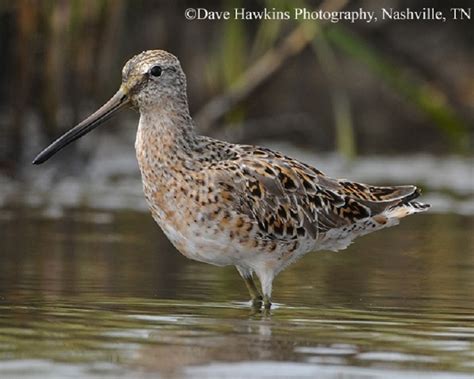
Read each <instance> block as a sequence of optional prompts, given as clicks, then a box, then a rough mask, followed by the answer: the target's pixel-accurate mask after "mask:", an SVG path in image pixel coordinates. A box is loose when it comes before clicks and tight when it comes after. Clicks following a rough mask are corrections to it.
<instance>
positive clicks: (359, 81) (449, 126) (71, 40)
mask: <svg viewBox="0 0 474 379" xmlns="http://www.w3.org/2000/svg"><path fill="white" fill-rule="evenodd" d="M404 4H405V3H404V2H403V1H402V0H398V1H395V2H394V4H393V6H397V5H398V6H400V7H402V6H404ZM422 5H423V2H422V1H416V2H414V3H412V7H413V8H416V7H417V6H422ZM200 6H204V7H207V8H208V9H212V10H222V9H232V8H240V7H245V8H248V9H251V10H259V9H262V8H264V7H266V8H269V9H273V8H274V9H277V10H283V11H284V10H291V9H292V8H294V7H295V6H301V7H303V6H304V7H307V8H312V9H317V7H319V6H323V7H327V8H328V9H336V10H337V9H358V7H363V8H366V9H370V8H371V7H373V4H372V3H370V2H368V1H363V0H361V1H357V2H355V3H349V2H346V1H331V0H328V1H325V2H323V3H322V4H321V3H319V2H314V1H302V0H300V1H297V2H294V1H289V0H261V1H247V0H232V1H221V2H216V3H209V4H205V5H203V4H202V3H198V2H197V1H191V0H189V1H180V2H167V1H147V0H140V1H131V0H100V1H97V0H65V1H55V0H49V1H34V0H18V1H4V2H1V3H0V21H1V22H0V54H1V56H2V58H3V59H2V60H1V62H0V112H1V115H2V117H1V118H0V136H1V137H2V138H0V141H2V142H0V168H2V167H3V168H5V167H15V166H17V165H18V162H21V159H22V157H25V155H26V156H28V154H31V153H30V151H28V146H29V143H28V136H29V134H28V133H29V132H28V131H29V130H30V129H31V128H33V129H35V130H37V131H38V132H39V134H38V135H39V136H40V137H41V136H42V137H41V138H43V139H44V140H45V141H49V140H51V139H53V138H54V137H56V136H57V135H58V134H59V133H60V132H61V131H63V130H64V129H67V128H69V127H70V126H71V125H73V124H74V123H75V122H77V121H79V119H80V118H82V117H83V116H84V115H85V114H86V113H87V112H89V111H91V110H93V108H94V107H95V106H97V105H99V104H100V103H101V102H102V101H104V99H106V98H107V96H109V95H110V94H111V93H113V91H114V90H115V88H116V87H117V86H118V81H119V78H120V69H121V66H122V64H123V63H124V61H125V60H126V59H128V58H129V57H130V56H131V55H133V54H135V53H137V52H140V51H142V50H144V49H148V48H164V49H168V50H170V51H172V52H174V53H175V54H176V55H178V56H179V57H180V59H181V61H182V64H183V67H184V69H185V71H186V72H187V74H188V79H189V82H190V83H189V86H188V87H189V92H190V100H191V106H192V108H193V109H192V110H193V113H195V114H196V113H199V112H198V111H199V110H200V109H203V108H205V106H206V104H209V103H211V102H212V101H213V100H215V99H219V97H221V96H225V94H226V93H232V91H233V90H235V89H236V88H237V89H238V96H236V97H234V98H233V101H232V102H230V103H229V104H227V105H226V107H225V108H224V109H220V110H219V111H220V113H219V114H218V115H217V116H215V117H214V118H213V117H210V118H209V119H210V120H211V122H210V125H209V127H205V128H203V129H205V130H206V132H207V133H208V134H214V133H215V130H217V129H218V128H217V125H229V126H232V127H234V128H238V129H239V130H240V135H241V139H242V141H241V142H257V141H248V140H246V139H245V136H246V130H247V129H246V128H247V127H248V126H247V121H248V120H257V121H258V120H259V119H263V120H265V119H272V120H274V121H272V123H273V124H274V125H275V128H274V130H261V131H259V133H260V139H266V138H267V139H268V138H280V139H281V138H283V139H289V140H290V141H292V142H294V143H298V144H301V145H304V146H311V147H313V148H314V149H317V150H333V149H336V150H337V151H338V152H339V153H340V154H341V155H343V156H345V157H346V158H349V159H351V158H353V157H354V156H355V155H356V152H359V153H384V152H387V151H388V152H404V151H406V150H412V151H413V150H415V151H416V150H417V149H420V150H421V151H428V152H430V151H431V152H436V153H437V152H443V153H449V152H450V153H452V152H456V153H466V152H471V151H470V147H471V145H472V143H471V141H472V134H473V127H472V122H473V119H474V111H473V109H474V107H473V104H474V96H473V95H472V94H473V93H474V83H473V79H472V75H470V76H469V75H468V74H469V72H471V73H472V63H470V62H472V58H473V49H472V39H470V38H469V35H468V33H466V30H467V28H468V27H469V24H466V23H461V22H460V23H447V24H446V25H441V26H436V25H434V24H430V23H418V24H416V25H415V24H414V23H405V24H403V25H402V24H401V23H394V22H392V23H390V22H385V23H379V24H377V25H367V24H365V23H363V22H361V23H355V24H341V23H339V24H322V23H318V22H316V21H308V22H304V23H301V22H299V21H296V20H271V21H265V20H263V21H243V20H229V21H221V22H211V21H187V20H186V19H185V18H184V10H185V9H186V8H188V7H200ZM459 6H463V4H462V2H461V3H460V4H459ZM440 7H441V6H440ZM436 27H437V29H435V28H436ZM301 28H306V31H305V33H306V35H305V34H304V33H303V34H300V35H299V37H298V38H293V39H292V36H294V35H295V36H296V35H297V32H298V31H299V29H301ZM402 28H403V29H402ZM430 33H431V34H430ZM435 34H436V38H439V39H440V40H439V42H437V43H433V40H432V39H430V38H431V37H430V36H431V35H435ZM302 36H303V37H302ZM415 37H416V38H418V41H419V42H417V44H419V48H418V49H414V48H413V46H412V45H411V44H410V43H411V42H410V41H411V40H412V39H414V38H415ZM433 38H434V37H433ZM425 43H431V50H427V49H425V48H424V45H423V44H425ZM291 44H296V45H297V44H299V45H298V46H296V47H295V48H294V49H293V50H292V51H290V52H289V51H288V50H291V49H292V47H291ZM436 49H438V50H436ZM275 60H277V61H275ZM355 62H356V63H355ZM259 64H260V66H259V73H258V74H259V75H258V77H257V79H258V80H256V81H255V75H247V74H248V73H249V72H251V73H253V74H255V72H252V70H254V69H255V67H256V66H257V65H259ZM265 64H266V65H267V66H268V75H267V73H266V72H265ZM246 79H248V80H247V81H246ZM252 81H253V82H252ZM221 103H222V104H223V103H225V102H221ZM400 107H402V108H403V109H400ZM300 113H302V114H305V115H307V119H309V120H312V122H311V123H310V124H308V125H307V126H304V127H301V126H298V127H296V126H295V125H294V124H291V123H290V124H288V125H287V124H284V121H283V120H284V119H285V117H283V116H284V115H288V114H290V115H291V114H300ZM221 114H222V115H224V116H223V117H221ZM380 114H384V116H383V119H382V120H381V116H380ZM279 116H281V117H279ZM279 120H281V123H282V124H281V125H280V124H279ZM251 124H252V125H255V122H252V123H251ZM282 130H283V132H282ZM285 130H286V134H285ZM294 130H303V132H301V133H295V132H294ZM276 131H278V133H277V132H276ZM382 135H383V136H385V138H382V137H380V136H382ZM275 136H276V137H275ZM422 141H425V143H422ZM446 141H448V142H446Z"/></svg>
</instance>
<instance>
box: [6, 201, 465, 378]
mask: <svg viewBox="0 0 474 379" xmlns="http://www.w3.org/2000/svg"><path fill="white" fill-rule="evenodd" d="M404 221H405V222H403V223H402V224H401V225H400V226H398V227H395V228H392V229H389V230H385V231H381V232H378V233H375V234H373V235H369V236H367V237H363V238H361V239H359V240H357V242H356V243H355V244H354V245H352V246H351V247H350V248H349V249H348V250H346V251H345V252H343V253H314V254H310V255H307V256H306V257H304V258H303V259H302V260H301V261H299V262H298V263H296V264H295V265H293V266H291V267H290V268H289V269H287V270H286V271H284V272H283V273H282V274H280V276H279V277H278V278H277V279H276V281H275V286H274V301H275V302H276V304H275V308H274V309H273V310H272V312H271V314H261V313H255V312H252V310H251V308H250V307H249V305H248V303H247V302H246V300H247V296H248V295H247V292H246V289H245V286H244V284H243V282H242V281H241V279H240V278H239V276H238V274H237V272H236V271H235V269H233V268H230V267H229V268H218V267H213V266H209V265H205V264H201V263H198V262H193V261H190V260H187V259H186V258H184V257H182V256H181V255H179V253H177V252H176V251H175V250H174V249H173V247H172V246H171V245H170V244H169V242H168V241H167V240H166V238H165V237H164V236H163V234H162V233H161V232H160V231H159V229H158V227H157V226H155V224H154V223H153V221H152V220H151V217H149V215H148V214H147V213H143V212H137V211H127V210H121V211H103V210H94V209H90V208H77V207H76V208H70V209H66V210H65V211H64V213H63V214H61V217H52V215H51V214H50V212H47V211H45V210H43V209H41V208H30V207H20V206H11V207H4V208H2V209H0V238H1V239H0V250H1V253H0V377H8V378H29V377H33V378H40V377H46V376H48V377H57V378H63V377H92V378H93V377H111V378H112V377H113V378H117V377H138V378H140V377H154V378H156V377H160V376H161V377H177V378H181V377H184V378H195V377H216V378H222V377H228V378H234V377H237V378H238V377H242V378H257V377H258V378H260V377H269V378H270V377H271V378H274V377H277V378H278V377H308V378H314V377H318V378H326V377H327V378H333V377H341V375H342V376H344V377H348V378H352V377H357V378H366V377H370V378H372V377H377V376H379V377H384V378H385V377H414V378H415V377H416V378H419V377H427V378H428V377H472V374H473V372H474V312H473V311H474V280H473V278H474V254H473V248H472V247H473V246H474V234H473V233H472V231H473V226H474V218H473V217H471V216H459V215H454V214H443V215H439V214H433V213H431V214H430V213H428V214H423V215H417V216H414V217H410V218H408V219H406V220H404Z"/></svg>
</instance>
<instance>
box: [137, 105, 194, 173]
mask: <svg viewBox="0 0 474 379" xmlns="http://www.w3.org/2000/svg"><path fill="white" fill-rule="evenodd" d="M196 145H197V136H196V133H195V130H194V126H193V121H192V119H191V116H190V115H189V110H188V106H187V104H186V103H184V104H176V103H172V102H170V103H166V102H163V103H161V104H160V105H159V106H157V107H155V108H146V109H140V122H139V126H138V133H137V140H136V144H135V147H136V150H137V158H138V160H139V163H140V165H141V166H142V164H143V165H145V164H146V165H147V166H148V165H153V164H157V165H160V166H167V165H176V164H178V163H180V162H185V161H190V160H192V154H193V151H194V149H195V148H196Z"/></svg>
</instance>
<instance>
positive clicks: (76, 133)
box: [33, 89, 129, 164]
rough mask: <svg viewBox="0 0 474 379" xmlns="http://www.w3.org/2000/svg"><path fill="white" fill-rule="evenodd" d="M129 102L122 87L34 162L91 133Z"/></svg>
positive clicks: (37, 162) (48, 156)
mask: <svg viewBox="0 0 474 379" xmlns="http://www.w3.org/2000/svg"><path fill="white" fill-rule="evenodd" d="M128 103H129V99H128V96H127V95H126V94H125V93H124V92H123V91H122V89H119V90H118V91H117V93H116V94H115V95H114V96H113V97H112V98H111V99H110V100H109V101H107V103H105V104H104V105H103V106H102V107H100V108H99V109H98V110H97V111H96V112H94V113H93V114H91V115H90V116H89V117H87V118H86V119H85V120H84V121H82V122H81V123H79V124H78V125H76V126H75V127H74V128H72V129H71V130H69V131H68V132H67V133H66V134H64V135H62V136H61V137H59V138H58V139H57V140H56V141H54V142H53V143H52V144H51V145H49V146H48V147H47V148H46V149H44V150H43V151H42V152H41V153H39V154H38V155H37V156H36V158H35V159H34V161H33V164H41V163H43V162H45V161H47V160H48V159H49V158H51V157H52V156H53V155H54V154H56V153H57V152H58V151H59V150H61V149H62V148H63V147H65V146H67V145H69V144H70V143H71V142H74V141H75V140H77V139H78V138H81V137H82V136H83V135H84V134H87V133H89V132H90V131H91V130H93V129H95V128H96V127H98V126H99V125H100V124H102V123H103V122H104V121H106V120H108V119H109V118H110V117H111V116H112V115H113V114H114V113H115V112H116V111H118V110H119V109H120V108H122V107H124V106H125V105H127V104H128Z"/></svg>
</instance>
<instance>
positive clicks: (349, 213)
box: [215, 147, 408, 241]
mask: <svg viewBox="0 0 474 379" xmlns="http://www.w3.org/2000/svg"><path fill="white" fill-rule="evenodd" d="M215 168H216V172H215V183H216V184H217V185H218V186H219V187H220V188H221V189H222V190H224V191H226V192H227V193H230V194H232V196H231V199H232V201H231V203H232V204H231V206H232V208H233V209H234V210H236V211H237V212H239V213H243V214H245V215H247V216H248V217H249V218H250V219H251V220H252V222H254V223H255V224H256V225H258V229H259V231H260V233H259V237H260V238H262V239H273V240H280V241H283V240H292V239H296V238H298V237H310V238H312V239H317V238H318V235H320V234H321V233H325V232H327V231H328V230H331V229H337V228H340V227H343V226H347V225H351V224H353V223H355V222H357V221H359V220H362V219H365V218H368V217H370V216H371V215H373V214H374V211H378V209H377V208H380V209H382V208H383V209H385V208H387V207H388V206H390V205H391V204H393V203H394V201H398V200H397V197H398V196H403V192H404V189H403V188H402V189H400V188H399V189H393V190H392V191H390V190H388V189H387V188H388V187H373V186H367V185H364V184H358V183H352V182H348V181H345V180H343V181H338V180H335V179H331V178H329V177H328V176H326V175H324V174H323V173H322V172H320V171H318V170H317V169H315V168H313V167H311V166H309V165H306V164H304V163H302V162H299V161H297V160H295V159H292V158H289V157H286V156H284V155H282V154H279V153H276V152H273V151H271V150H268V149H262V148H255V147H252V148H249V149H248V150H245V149H244V150H243V152H242V153H241V154H239V155H238V158H235V159H232V160H228V161H223V162H222V163H221V165H218V166H216V167H215ZM384 188H385V189H384ZM407 191H408V190H407ZM390 193H392V195H393V197H391V196H390ZM379 203H380V204H381V205H380V206H378V204H379Z"/></svg>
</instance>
